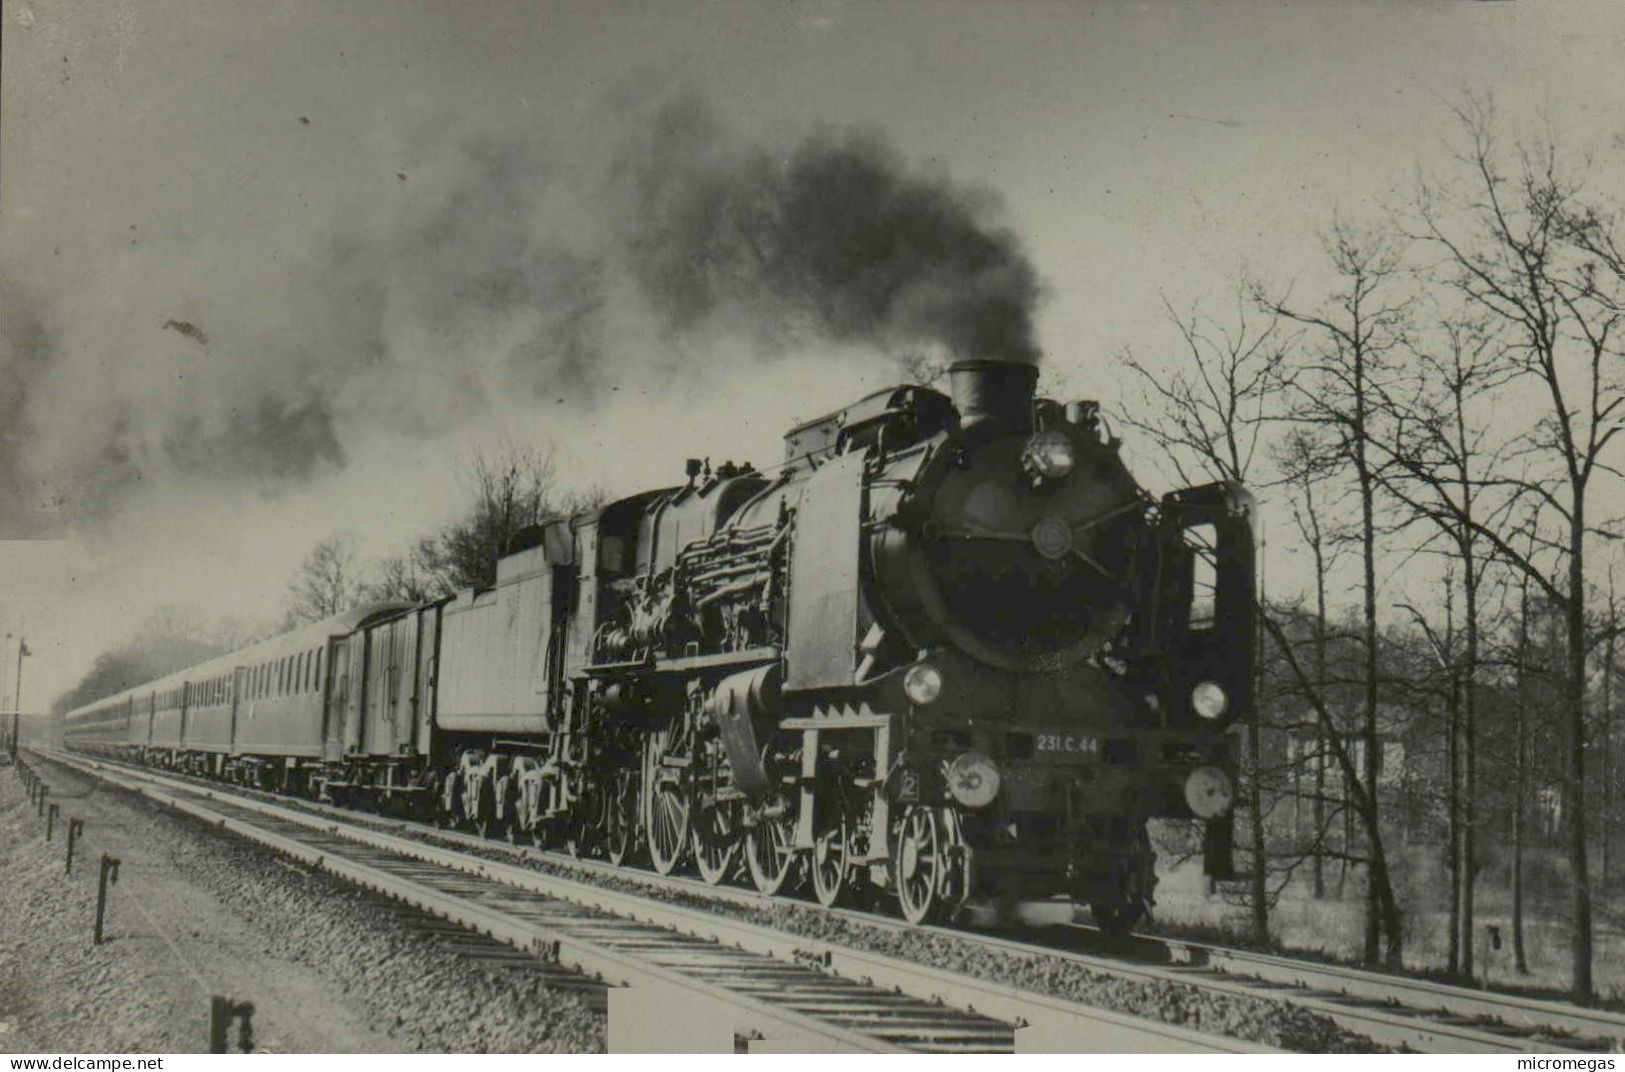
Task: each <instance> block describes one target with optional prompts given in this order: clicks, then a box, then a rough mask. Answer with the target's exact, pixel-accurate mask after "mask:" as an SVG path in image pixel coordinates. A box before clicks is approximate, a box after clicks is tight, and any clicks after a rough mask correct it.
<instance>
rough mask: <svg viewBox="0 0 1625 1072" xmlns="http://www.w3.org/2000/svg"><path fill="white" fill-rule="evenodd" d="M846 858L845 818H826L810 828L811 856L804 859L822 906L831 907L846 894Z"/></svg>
mask: <svg viewBox="0 0 1625 1072" xmlns="http://www.w3.org/2000/svg"><path fill="white" fill-rule="evenodd" d="M847 860H848V852H847V825H846V821H845V819H842V818H839V817H836V818H835V819H834V820H833V821H830V820H828V819H826V820H825V821H823V822H822V823H821V824H820V825H818V826H816V827H815V828H814V830H813V849H812V857H811V858H810V859H809V860H808V862H807V869H808V870H809V871H811V872H812V885H813V895H814V896H816V897H817V898H818V903H819V904H821V905H823V906H824V907H825V908H832V907H834V906H835V904H836V903H837V902H838V901H840V899H841V897H842V896H843V895H844V894H845V893H846V885H847V872H848V867H847Z"/></svg>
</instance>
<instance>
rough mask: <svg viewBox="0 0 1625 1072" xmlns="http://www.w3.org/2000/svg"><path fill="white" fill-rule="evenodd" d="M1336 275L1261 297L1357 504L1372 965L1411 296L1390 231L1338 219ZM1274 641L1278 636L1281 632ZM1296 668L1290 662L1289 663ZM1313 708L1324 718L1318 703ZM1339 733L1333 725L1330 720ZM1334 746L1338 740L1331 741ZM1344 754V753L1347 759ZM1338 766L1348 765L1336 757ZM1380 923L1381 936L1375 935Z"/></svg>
mask: <svg viewBox="0 0 1625 1072" xmlns="http://www.w3.org/2000/svg"><path fill="white" fill-rule="evenodd" d="M1325 249H1326V253H1327V255H1328V259H1329V261H1330V265H1331V268H1332V270H1333V272H1334V274H1335V283H1334V285H1333V288H1332V292H1331V293H1330V294H1329V295H1328V296H1327V297H1326V298H1325V299H1324V300H1323V301H1321V302H1319V303H1315V304H1310V305H1299V304H1298V303H1296V302H1295V301H1293V300H1292V299H1291V298H1290V297H1289V296H1288V297H1279V298H1277V297H1272V296H1270V295H1268V294H1267V293H1265V292H1263V291H1262V289H1260V290H1259V291H1258V292H1257V298H1258V300H1259V302H1260V304H1261V305H1262V306H1263V307H1265V308H1267V309H1269V310H1270V311H1271V312H1272V313H1274V314H1275V315H1277V316H1280V317H1282V318H1283V319H1284V320H1286V321H1289V322H1291V323H1294V324H1298V325H1300V326H1302V327H1303V328H1304V329H1305V332H1306V335H1305V343H1306V346H1305V348H1304V349H1303V351H1302V352H1301V356H1300V357H1299V358H1298V360H1296V361H1294V369H1293V370H1292V373H1291V374H1290V376H1289V377H1288V381H1289V383H1290V384H1291V391H1292V399H1293V405H1292V410H1293V412H1292V417H1293V419H1294V420H1295V421H1297V422H1298V423H1300V424H1302V425H1304V426H1305V427H1308V428H1313V429H1316V430H1317V432H1318V433H1319V434H1320V435H1322V436H1323V437H1325V439H1326V441H1327V442H1328V443H1329V444H1330V445H1331V446H1332V447H1333V451H1334V454H1335V457H1336V458H1337V459H1338V461H1339V462H1340V463H1341V466H1342V467H1343V468H1344V470H1345V471H1347V472H1348V473H1350V474H1351V477H1352V480H1353V482H1354V485H1355V491H1356V495H1357V500H1358V504H1359V546H1360V558H1361V566H1362V573H1363V576H1362V582H1361V591H1362V594H1363V596H1364V618H1363V628H1364V643H1365V667H1364V677H1365V683H1364V686H1365V687H1364V692H1365V695H1364V714H1363V719H1362V727H1361V729H1362V736H1363V739H1364V742H1365V743H1364V747H1363V750H1362V751H1363V766H1364V770H1363V771H1361V772H1360V779H1361V780H1362V782H1363V785H1361V786H1352V787H1351V789H1352V790H1353V791H1354V797H1355V801H1356V811H1357V813H1358V815H1359V817H1360V819H1361V825H1362V828H1363V831H1364V833H1365V835H1366V840H1367V843H1368V850H1369V853H1370V860H1369V865H1368V871H1369V881H1368V882H1367V886H1366V891H1367V892H1366V926H1365V959H1366V961H1367V962H1369V963H1375V962H1376V961H1377V959H1378V956H1379V937H1380V938H1381V939H1382V940H1384V941H1383V944H1385V951H1384V953H1383V955H1384V957H1385V959H1386V961H1387V962H1388V963H1389V964H1390V965H1393V966H1396V967H1397V966H1398V964H1399V962H1400V959H1401V955H1402V951H1403V943H1404V933H1403V930H1402V927H1401V921H1400V915H1399V906H1398V903H1397V902H1396V901H1395V898H1394V892H1393V883H1392V879H1391V877H1390V874H1389V867H1388V859H1387V854H1386V852H1385V851H1384V847H1383V838H1382V828H1381V824H1380V822H1379V818H1380V817H1379V814H1378V795H1377V777H1378V772H1379V769H1380V766H1379V765H1380V763H1381V756H1382V742H1381V736H1380V733H1379V730H1378V721H1377V720H1378V693H1379V686H1378V672H1377V600H1378V582H1377V548H1378V545H1377V536H1378V531H1377V530H1378V525H1377V494H1378V490H1379V485H1380V474H1379V471H1378V470H1379V468H1380V466H1381V457H1380V452H1379V451H1378V450H1377V448H1376V447H1375V446H1374V443H1375V441H1376V440H1377V439H1378V438H1380V437H1381V436H1382V435H1383V434H1385V429H1383V428H1381V427H1380V426H1381V423H1382V420H1383V410H1382V407H1381V405H1380V402H1381V399H1382V398H1383V396H1384V394H1385V393H1386V392H1387V391H1388V389H1389V387H1390V385H1391V380H1392V377H1393V366H1394V362H1395V360H1396V356H1397V355H1398V354H1399V352H1400V350H1401V347H1402V346H1403V345H1404V342H1405V339H1406V333H1407V330H1408V320H1409V315H1410V305H1411V296H1410V294H1409V293H1408V292H1406V291H1405V290H1404V289H1403V287H1402V279H1401V275H1402V272H1401V269H1402V263H1403V262H1402V249H1401V247H1400V245H1399V244H1398V243H1397V242H1396V241H1395V240H1394V239H1393V238H1392V237H1391V236H1389V235H1385V234H1381V233H1378V232H1374V231H1360V230H1357V229H1356V228H1354V227H1351V226H1349V225H1347V224H1345V223H1343V222H1342V221H1337V222H1335V223H1334V224H1333V226H1332V228H1331V230H1330V231H1329V232H1328V233H1327V235H1326V237H1325ZM1277 639H1278V640H1280V639H1282V638H1281V637H1280V636H1279V635H1278V636H1277ZM1295 665H1296V664H1295ZM1319 709H1320V710H1321V711H1324V712H1326V717H1328V718H1329V717H1330V714H1329V711H1326V708H1325V705H1324V704H1320V705H1319ZM1328 730H1329V732H1331V733H1334V734H1335V733H1337V732H1338V731H1337V728H1336V726H1335V723H1333V724H1331V725H1329V726H1328ZM1338 750H1339V752H1340V753H1341V751H1342V747H1341V744H1340V743H1339V744H1338ZM1345 758H1346V757H1345ZM1344 766H1345V767H1346V766H1347V764H1344ZM1379 929H1380V931H1381V934H1380V936H1379Z"/></svg>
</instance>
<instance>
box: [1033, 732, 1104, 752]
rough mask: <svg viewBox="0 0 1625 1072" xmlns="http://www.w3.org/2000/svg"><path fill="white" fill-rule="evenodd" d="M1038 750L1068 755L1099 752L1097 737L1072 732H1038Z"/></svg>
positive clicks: (1098, 739)
mask: <svg viewBox="0 0 1625 1072" xmlns="http://www.w3.org/2000/svg"><path fill="white" fill-rule="evenodd" d="M1038 750H1039V751H1040V752H1062V753H1067V754H1070V755H1079V756H1097V755H1099V754H1100V738H1099V737H1082V736H1079V735H1077V734H1073V733H1040V734H1039V735H1038Z"/></svg>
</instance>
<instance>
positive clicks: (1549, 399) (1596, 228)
mask: <svg viewBox="0 0 1625 1072" xmlns="http://www.w3.org/2000/svg"><path fill="white" fill-rule="evenodd" d="M1457 116H1458V119H1459V120H1460V130H1461V132H1462V135H1463V136H1464V139H1465V142H1466V145H1465V148H1464V149H1463V150H1462V151H1461V153H1460V154H1459V160H1460V164H1461V167H1462V173H1463V174H1462V177H1460V178H1459V179H1457V180H1456V181H1453V182H1446V183H1443V184H1434V183H1429V182H1426V181H1424V182H1423V183H1422V184H1421V186H1420V188H1419V191H1418V194H1417V198H1416V211H1415V213H1414V230H1415V235H1416V237H1417V238H1419V239H1420V240H1421V241H1423V242H1424V243H1426V245H1427V246H1428V248H1431V249H1432V250H1434V251H1436V252H1437V254H1438V255H1439V257H1440V259H1441V261H1442V265H1441V266H1440V268H1439V270H1438V271H1439V273H1440V274H1441V276H1443V277H1444V278H1445V279H1446V280H1447V281H1448V285H1449V286H1450V287H1452V288H1453V290H1454V291H1455V293H1456V294H1457V295H1458V297H1459V298H1460V299H1461V300H1462V302H1463V303H1464V304H1466V305H1467V306H1468V307H1470V308H1473V309H1476V310H1478V311H1479V312H1480V313H1482V314H1483V316H1484V317H1485V318H1486V319H1487V320H1489V321H1491V322H1493V323H1495V324H1496V325H1498V327H1499V328H1501V329H1504V335H1503V337H1504V339H1505V340H1506V343H1507V345H1508V347H1509V354H1510V356H1511V358H1512V360H1514V361H1515V362H1516V365H1517V368H1518V370H1519V371H1520V372H1521V373H1522V377H1523V378H1522V380H1521V382H1520V385H1521V384H1528V385H1530V386H1532V387H1533V388H1534V390H1533V391H1530V392H1529V393H1528V394H1526V395H1525V396H1523V406H1524V408H1527V409H1530V410H1532V411H1533V412H1535V413H1536V416H1535V418H1534V419H1533V420H1532V422H1531V423H1530V424H1529V425H1528V426H1527V428H1526V429H1525V430H1524V431H1523V433H1522V434H1521V436H1520V437H1519V440H1518V447H1519V450H1518V452H1517V457H1518V460H1520V461H1521V462H1523V463H1524V464H1525V465H1526V469H1525V470H1524V471H1521V472H1517V473H1511V474H1508V475H1504V476H1500V477H1498V478H1497V479H1496V480H1495V481H1494V485H1495V486H1497V487H1498V488H1499V489H1500V490H1501V491H1503V492H1505V493H1506V494H1507V495H1509V496H1510V497H1511V498H1512V499H1513V500H1514V501H1519V500H1524V499H1534V500H1538V501H1539V502H1540V503H1541V504H1542V505H1543V506H1544V507H1545V508H1546V509H1547V510H1548V511H1549V512H1550V513H1551V514H1552V515H1554V516H1555V517H1557V518H1559V519H1561V531H1560V533H1559V537H1558V541H1559V542H1558V545H1557V547H1556V548H1555V549H1556V550H1557V551H1559V552H1560V554H1561V555H1562V561H1563V565H1564V567H1565V568H1564V569H1562V570H1561V571H1552V570H1550V569H1549V568H1546V566H1545V565H1544V564H1543V562H1541V561H1537V560H1535V559H1532V558H1531V556H1529V555H1528V554H1526V553H1524V552H1523V551H1522V550H1521V549H1520V548H1518V547H1516V546H1515V545H1514V541H1512V540H1511V539H1509V538H1508V535H1507V534H1506V533H1505V532H1504V531H1502V530H1501V529H1500V528H1499V527H1498V526H1494V525H1491V524H1488V523H1486V522H1485V521H1483V520H1480V519H1476V518H1471V517H1468V516H1465V515H1463V514H1461V513H1460V512H1459V511H1457V517H1456V518H1455V520H1456V521H1457V523H1459V524H1461V525H1465V526H1467V527H1468V528H1470V529H1471V530H1472V531H1474V532H1475V533H1477V534H1478V536H1479V537H1481V538H1482V539H1483V540H1484V541H1485V543H1486V544H1487V545H1488V546H1489V547H1491V548H1492V549H1493V550H1494V552H1495V553H1496V554H1498V555H1499V556H1500V557H1501V558H1502V559H1503V560H1504V561H1506V562H1507V563H1509V564H1510V565H1511V567H1512V568H1514V569H1517V570H1520V571H1522V572H1523V573H1525V574H1526V575H1527V576H1528V578H1529V580H1530V582H1531V583H1532V584H1533V585H1534V586H1535V587H1536V588H1537V589H1538V590H1539V591H1540V592H1541V593H1542V594H1543V595H1544V596H1545V597H1546V598H1547V599H1548V600H1550V601H1551V603H1552V604H1553V606H1554V607H1556V608H1559V610H1560V612H1561V614H1562V616H1563V620H1564V625H1565V634H1566V636H1565V644H1566V655H1565V660H1566V672H1565V674H1564V675H1563V679H1564V680H1563V687H1564V699H1565V707H1566V708H1567V714H1566V721H1567V727H1566V733H1565V740H1564V750H1565V753H1566V756H1565V770H1564V777H1563V794H1564V809H1563V811H1564V815H1565V823H1566V840H1567V847H1568V857H1569V866H1570V870H1571V872H1572V883H1573V888H1572V893H1571V934H1572V940H1571V948H1570V961H1571V980H1570V981H1571V986H1572V990H1573V994H1574V996H1575V998H1576V999H1577V1000H1582V1001H1584V1000H1589V999H1590V997H1591V995H1592V992H1593V983H1592V912H1593V906H1592V901H1593V898H1592V890H1591V878H1590V867H1589V861H1588V858H1587V822H1586V815H1585V786H1586V762H1585V753H1586V738H1587V719H1586V710H1587V695H1586V693H1587V688H1586V685H1587V664H1588V655H1589V644H1590V641H1591V639H1592V638H1591V635H1590V633H1589V632H1588V628H1587V615H1586V600H1587V579H1588V578H1587V540H1588V538H1594V537H1595V536H1596V535H1598V534H1600V533H1604V532H1607V533H1609V534H1610V535H1614V533H1613V532H1612V530H1611V529H1610V527H1609V526H1608V525H1607V524H1606V523H1599V520H1598V519H1597V518H1596V517H1595V516H1594V515H1595V509H1594V508H1595V505H1596V503H1595V499H1596V495H1595V490H1596V488H1597V487H1598V486H1599V484H1601V483H1602V482H1604V481H1607V480H1612V479H1615V478H1617V477H1618V475H1619V473H1618V470H1617V469H1616V468H1615V467H1614V466H1613V465H1612V464H1611V462H1610V460H1609V458H1610V451H1609V448H1610V446H1611V444H1612V442H1613V440H1614V438H1615V436H1616V435H1617V434H1618V433H1619V431H1620V429H1621V427H1622V424H1621V418H1622V416H1625V413H1622V412H1621V406H1622V405H1625V381H1622V379H1621V376H1620V367H1621V362H1620V358H1621V356H1622V352H1621V349H1620V346H1619V339H1618V328H1619V326H1620V320H1621V316H1622V315H1625V272H1620V271H1616V270H1614V264H1613V263H1612V262H1611V261H1610V251H1612V250H1615V249H1617V248H1618V242H1617V239H1616V236H1615V234H1614V231H1613V227H1614V222H1613V221H1614V219H1615V216H1614V215H1613V214H1611V213H1610V212H1609V211H1607V210H1605V209H1604V208H1601V207H1598V206H1597V204H1596V202H1594V201H1593V200H1592V199H1591V198H1590V197H1589V195H1588V194H1587V193H1586V190H1585V187H1584V184H1583V181H1582V178H1583V172H1584V169H1583V167H1580V166H1579V165H1571V164H1570V162H1569V161H1568V160H1567V159H1566V158H1565V156H1564V155H1563V153H1562V152H1561V150H1560V148H1559V146H1558V145H1557V143H1556V141H1555V140H1554V139H1551V138H1547V139H1545V140H1542V141H1539V142H1534V143H1525V142H1519V143H1516V144H1514V146H1513V147H1512V149H1511V150H1510V152H1509V151H1507V150H1505V149H1504V148H1503V147H1502V145H1501V144H1500V143H1499V142H1498V140H1497V137H1496V132H1495V127H1496V118H1495V114H1494V110H1493V107H1492V105H1491V104H1490V103H1488V102H1485V101H1479V100H1469V101H1468V102H1467V103H1466V104H1464V105H1463V106H1462V107H1461V108H1460V109H1458V111H1457Z"/></svg>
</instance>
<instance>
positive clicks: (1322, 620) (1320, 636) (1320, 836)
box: [1308, 500, 1327, 899]
mask: <svg viewBox="0 0 1625 1072" xmlns="http://www.w3.org/2000/svg"><path fill="white" fill-rule="evenodd" d="M1308 509H1310V510H1313V509H1314V502H1313V500H1309V505H1308ZM1316 534H1317V536H1318V534H1319V525H1318V523H1317V525H1316ZM1314 552H1315V687H1316V688H1318V689H1324V688H1325V687H1326V560H1325V557H1324V554H1323V553H1322V550H1321V546H1320V541H1319V540H1318V539H1317V540H1315V545H1314ZM1326 749H1327V742H1326V730H1325V728H1324V727H1322V726H1321V725H1320V723H1319V722H1318V721H1317V722H1316V723H1315V807H1314V820H1315V835H1314V837H1315V840H1314V846H1315V859H1314V869H1315V872H1314V873H1315V897H1316V899H1319V898H1322V897H1325V896H1326V856H1325V853H1324V851H1323V848H1324V843H1325V839H1326V836H1327V830H1326Z"/></svg>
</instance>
